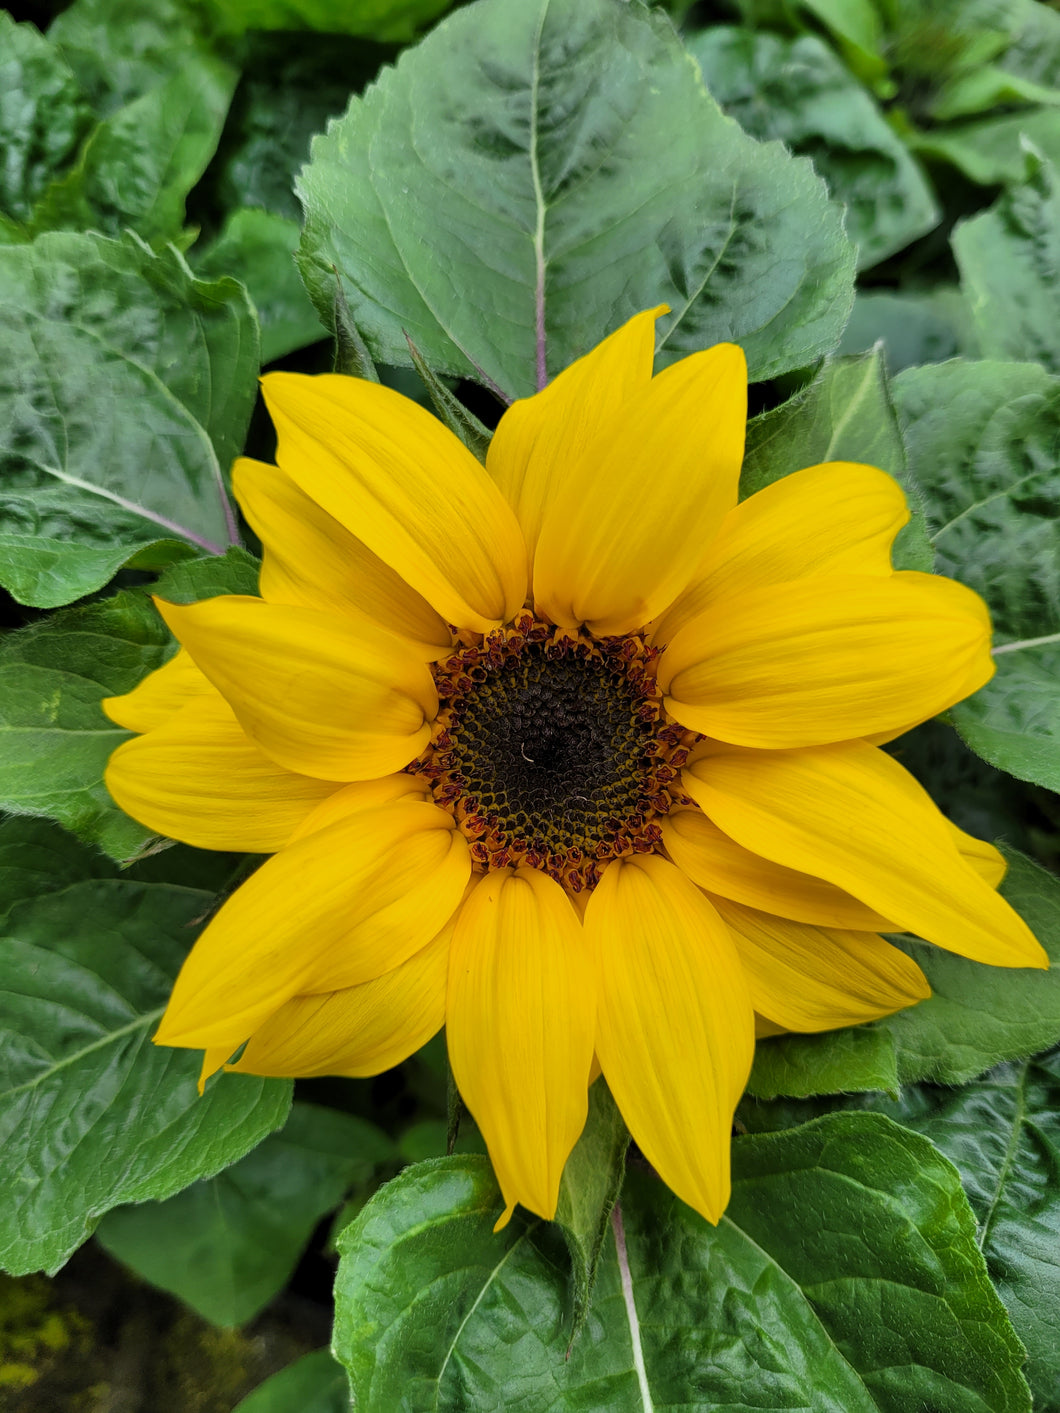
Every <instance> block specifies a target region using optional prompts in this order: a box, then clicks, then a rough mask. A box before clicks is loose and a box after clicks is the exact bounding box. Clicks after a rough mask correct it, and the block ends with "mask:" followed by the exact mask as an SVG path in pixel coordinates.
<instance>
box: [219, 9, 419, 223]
mask: <svg viewBox="0 0 1060 1413" xmlns="http://www.w3.org/2000/svg"><path fill="white" fill-rule="evenodd" d="M241 49H242V51H243V52H242V55H241V65H242V69H243V73H242V76H241V77H240V80H239V86H238V87H237V89H236V94H235V98H234V99H233V100H232V107H231V109H230V111H229V114H228V120H227V122H226V123H225V129H224V133H223V135H222V138H221V142H220V145H219V147H218V151H217V156H216V157H215V158H214V161H213V162H212V163H211V165H210V169H209V171H208V172H207V174H206V177H205V179H204V182H203V187H204V189H205V191H206V192H207V193H208V194H209V197H210V199H211V204H212V205H213V206H215V207H216V208H217V209H219V210H220V211H223V212H230V211H233V210H236V209H238V208H239V207H258V208H260V209H262V210H264V211H269V212H271V213H272V214H273V215H276V216H285V217H286V218H287V219H288V220H289V221H294V222H295V223H296V224H297V225H298V226H301V224H302V208H301V207H300V206H299V204H298V201H297V199H296V198H295V195H294V178H295V174H296V173H297V171H298V169H299V167H301V166H302V164H303V163H304V162H306V161H307V160H308V158H309V142H310V139H311V138H312V136H313V134H314V133H318V132H323V131H324V129H325V127H326V126H327V123H328V120H329V119H330V118H337V117H339V116H340V114H342V113H343V112H344V111H345V109H346V105H347V104H348V103H349V101H350V94H351V93H357V92H360V91H361V89H363V88H364V86H365V84H366V83H368V81H369V80H370V79H372V78H374V77H375V75H376V73H377V72H378V69H379V66H380V64H381V63H382V62H383V61H384V59H387V58H390V57H392V52H393V51H392V50H391V49H384V48H382V47H380V46H376V45H372V44H368V43H366V42H365V41H364V40H363V39H354V38H350V37H346V36H343V35H339V34H329V35H328V37H327V39H326V40H321V38H320V36H319V35H316V34H298V33H291V32H290V31H286V32H283V33H279V34H267V33H252V34H248V35H247V36H246V37H245V38H244V39H243V40H242V42H241Z"/></svg>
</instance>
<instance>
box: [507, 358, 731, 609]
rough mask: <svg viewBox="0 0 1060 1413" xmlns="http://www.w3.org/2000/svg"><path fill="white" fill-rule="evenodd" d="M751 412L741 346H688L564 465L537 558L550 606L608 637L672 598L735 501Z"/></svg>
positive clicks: (540, 596) (537, 579)
mask: <svg viewBox="0 0 1060 1413" xmlns="http://www.w3.org/2000/svg"><path fill="white" fill-rule="evenodd" d="M746 417H747V365H746V362H745V360H744V356H743V353H742V352H741V350H740V349H738V348H737V347H736V346H735V345H734V344H724V343H723V344H718V345H717V346H716V347H714V348H709V349H705V350H704V351H703V352H701V353H693V354H691V355H690V356H689V357H688V358H685V359H682V360H681V362H679V363H675V364H673V365H672V366H671V367H669V368H667V369H666V370H665V371H664V372H662V373H660V374H659V375H658V377H656V378H653V379H652V381H651V382H650V383H649V384H648V386H647V387H646V388H644V390H643V391H642V392H640V393H639V394H637V395H635V396H634V397H632V398H631V399H630V400H629V401H628V403H627V405H626V406H625V408H624V409H623V411H622V413H621V415H620V416H618V417H616V418H615V420H614V422H613V425H612V426H611V427H610V429H609V430H608V431H607V432H605V433H603V434H602V435H601V436H600V437H598V438H596V439H595V440H594V441H593V442H591V443H590V444H589V445H588V446H587V447H586V448H585V449H584V451H583V452H582V454H581V455H580V456H579V457H578V459H577V460H576V461H572V462H570V463H569V464H567V465H565V466H564V467H563V475H562V479H561V481H560V484H559V485H558V486H557V488H556V491H555V493H554V495H553V496H552V498H551V500H550V502H549V505H548V508H547V510H546V511H545V515H544V518H543V520H542V523H541V533H540V536H539V538H538V543H537V553H536V557H535V561H534V598H535V600H536V602H537V603H538V604H539V605H540V606H541V609H542V610H543V612H544V613H546V614H547V615H548V616H549V617H550V618H552V619H553V621H554V622H556V623H559V624H560V625H561V626H563V627H565V628H573V627H576V626H577V625H578V624H581V623H586V624H588V626H589V627H590V629H591V630H592V631H593V632H594V633H596V634H598V635H600V636H605V635H608V634H614V633H629V632H632V631H633V629H635V628H638V627H640V626H641V625H642V624H644V623H647V621H648V620H649V619H651V618H654V617H656V616H657V615H658V614H659V613H661V612H662V611H663V609H665V608H666V607H667V606H668V605H669V604H670V603H672V602H673V600H674V599H675V598H676V597H677V595H678V594H679V593H680V592H681V590H682V589H684V588H685V586H686V585H687V584H688V582H689V580H690V579H691V578H692V576H693V574H694V573H695V571H696V569H697V568H698V566H699V564H700V563H701V562H702V559H703V553H704V550H705V547H706V545H707V544H708V542H709V541H710V540H711V539H712V538H713V537H714V535H715V534H716V533H717V531H718V528H719V526H720V525H721V522H722V519H723V518H724V516H725V515H726V514H727V513H728V511H729V510H731V509H732V507H733V506H734V505H735V504H736V491H737V482H738V480H739V475H740V462H741V461H742V459H743V442H744V426H745V422H746Z"/></svg>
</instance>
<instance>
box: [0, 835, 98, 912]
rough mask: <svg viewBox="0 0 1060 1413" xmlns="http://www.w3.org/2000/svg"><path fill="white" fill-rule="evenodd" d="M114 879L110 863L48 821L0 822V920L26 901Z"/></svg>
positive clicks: (95, 851) (94, 850)
mask: <svg viewBox="0 0 1060 1413" xmlns="http://www.w3.org/2000/svg"><path fill="white" fill-rule="evenodd" d="M115 877H117V870H116V869H115V867H114V865H113V864H112V863H111V862H110V860H109V859H107V858H104V856H103V855H102V854H101V853H99V852H98V851H97V850H96V849H91V848H89V847H88V846H87V845H85V844H80V843H78V841H77V840H76V839H75V838H73V836H72V835H70V834H67V833H65V832H64V831H63V830H61V829H57V828H56V826H55V825H54V824H50V823H49V822H48V821H47V820H43V819H25V818H18V817H16V818H13V819H0V917H3V916H4V914H6V913H8V912H10V911H11V909H12V908H13V907H14V906H15V904H16V903H21V902H23V901H24V900H25V899H27V898H39V897H43V895H44V894H45V893H52V892H55V891H56V890H58V889H62V888H67V887H69V886H70V884H72V883H79V882H83V881H84V880H85V879H89V878H115Z"/></svg>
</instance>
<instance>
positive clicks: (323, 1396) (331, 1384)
mask: <svg viewBox="0 0 1060 1413" xmlns="http://www.w3.org/2000/svg"><path fill="white" fill-rule="evenodd" d="M349 1407H350V1394H349V1384H348V1382H347V1379H346V1375H345V1374H344V1373H343V1371H342V1367H341V1365H339V1364H336V1363H335V1360H334V1359H333V1358H332V1357H331V1350H330V1349H315V1350H314V1351H313V1353H312V1354H304V1355H303V1356H302V1358H301V1359H296V1360H295V1362H294V1363H293V1364H289V1365H288V1366H287V1368H286V1369H281V1370H280V1372H279V1373H278V1374H273V1376H272V1378H271V1379H266V1380H265V1382H264V1383H263V1384H260V1385H259V1386H258V1387H257V1388H256V1389H255V1390H254V1392H253V1393H249V1394H247V1396H246V1398H244V1399H242V1400H241V1401H240V1402H239V1403H237V1404H236V1406H235V1408H233V1409H232V1413H292V1410H293V1409H297V1410H298V1413H348V1410H349Z"/></svg>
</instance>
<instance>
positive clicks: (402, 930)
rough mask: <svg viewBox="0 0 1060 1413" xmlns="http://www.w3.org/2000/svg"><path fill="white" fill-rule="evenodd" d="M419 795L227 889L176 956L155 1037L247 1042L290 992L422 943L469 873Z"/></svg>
mask: <svg viewBox="0 0 1060 1413" xmlns="http://www.w3.org/2000/svg"><path fill="white" fill-rule="evenodd" d="M452 825H453V821H452V819H451V818H450V817H449V816H448V815H447V814H445V813H444V812H443V811H442V810H440V809H438V808H437V807H436V806H434V805H429V804H410V803H407V802H405V801H399V802H398V803H397V804H394V805H385V806H381V807H380V808H377V809H374V810H364V811H361V812H360V813H358V814H353V815H350V816H349V817H348V818H346V819H345V820H342V821H340V822H339V823H337V824H333V825H331V826H330V827H329V828H327V829H322V830H320V831H319V832H318V833H316V834H311V835H309V836H308V837H306V838H304V839H301V840H299V841H298V842H297V843H295V844H291V845H289V846H288V847H287V848H286V849H284V850H283V851H282V852H281V853H279V854H276V855H275V856H274V857H273V858H271V859H269V860H268V862H267V863H265V864H263V865H262V867H261V868H260V869H259V870H258V871H257V873H255V874H253V875H252V877H250V878H249V879H248V880H247V881H246V883H244V884H243V885H242V887H241V888H240V889H239V890H238V891H237V892H236V893H234V894H233V895H232V897H231V898H229V899H228V901H227V902H226V903H225V905H224V906H223V907H222V908H221V910H220V912H219V913H218V914H217V916H216V917H215V918H214V919H213V921H212V922H211V923H210V925H209V926H208V927H207V928H206V931H205V932H204V933H203V934H202V936H201V937H200V938H199V940H198V941H197V942H196V944H195V946H194V947H193V948H192V950H191V953H190V955H189V956H188V959H187V961H185V963H184V966H183V968H182V969H181V972H180V975H179V976H178V978H177V982H176V985H175V986H174V988H173V995H172V997H171V998H170V1002H169V1007H168V1009H167V1011H166V1014H165V1016H164V1017H163V1020H162V1024H161V1026H160V1028H159V1031H158V1035H157V1037H156V1039H157V1040H158V1042H159V1043H160V1044H163V1045H182V1046H188V1047H190V1048H192V1049H198V1048H200V1047H211V1046H221V1045H228V1046H229V1050H230V1052H231V1050H233V1049H234V1048H235V1047H236V1046H237V1045H239V1044H241V1043H242V1042H243V1041H244V1040H246V1039H248V1037H249V1036H251V1035H252V1034H253V1033H254V1031H256V1030H257V1029H258V1027H259V1026H260V1025H261V1024H262V1022H263V1021H264V1020H265V1019H266V1017H267V1016H270V1015H272V1013H273V1012H274V1011H276V1010H278V1009H279V1008H280V1006H282V1005H283V1004H284V1002H285V1001H289V1000H290V999H291V997H292V996H297V995H301V994H305V993H309V992H323V991H337V990H340V989H342V988H344V987H346V986H356V985H358V984H359V983H360V982H362V981H370V980H372V979H373V978H374V977H377V976H381V975H382V974H383V973H384V972H386V971H389V970H390V969H391V968H393V967H396V966H400V965H401V963H402V962H404V961H406V960H407V959H408V958H409V957H411V956H413V955H414V954H415V953H416V952H418V951H420V949H421V948H423V947H425V946H426V945H427V943H428V942H430V941H431V939H432V938H433V937H436V936H437V935H438V933H439V932H440V931H441V929H442V928H443V927H444V926H445V923H446V922H447V921H448V919H449V918H450V917H451V916H452V914H453V912H454V911H455V909H456V906H457V904H458V903H459V901H460V898H461V896H462V894H463V891H464V888H465V886H466V884H467V880H468V876H469V874H470V871H471V863H470V858H469V856H468V852H467V844H466V842H465V840H464V838H463V836H462V835H460V834H458V833H457V832H456V831H455V830H454V829H453V827H452Z"/></svg>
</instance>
